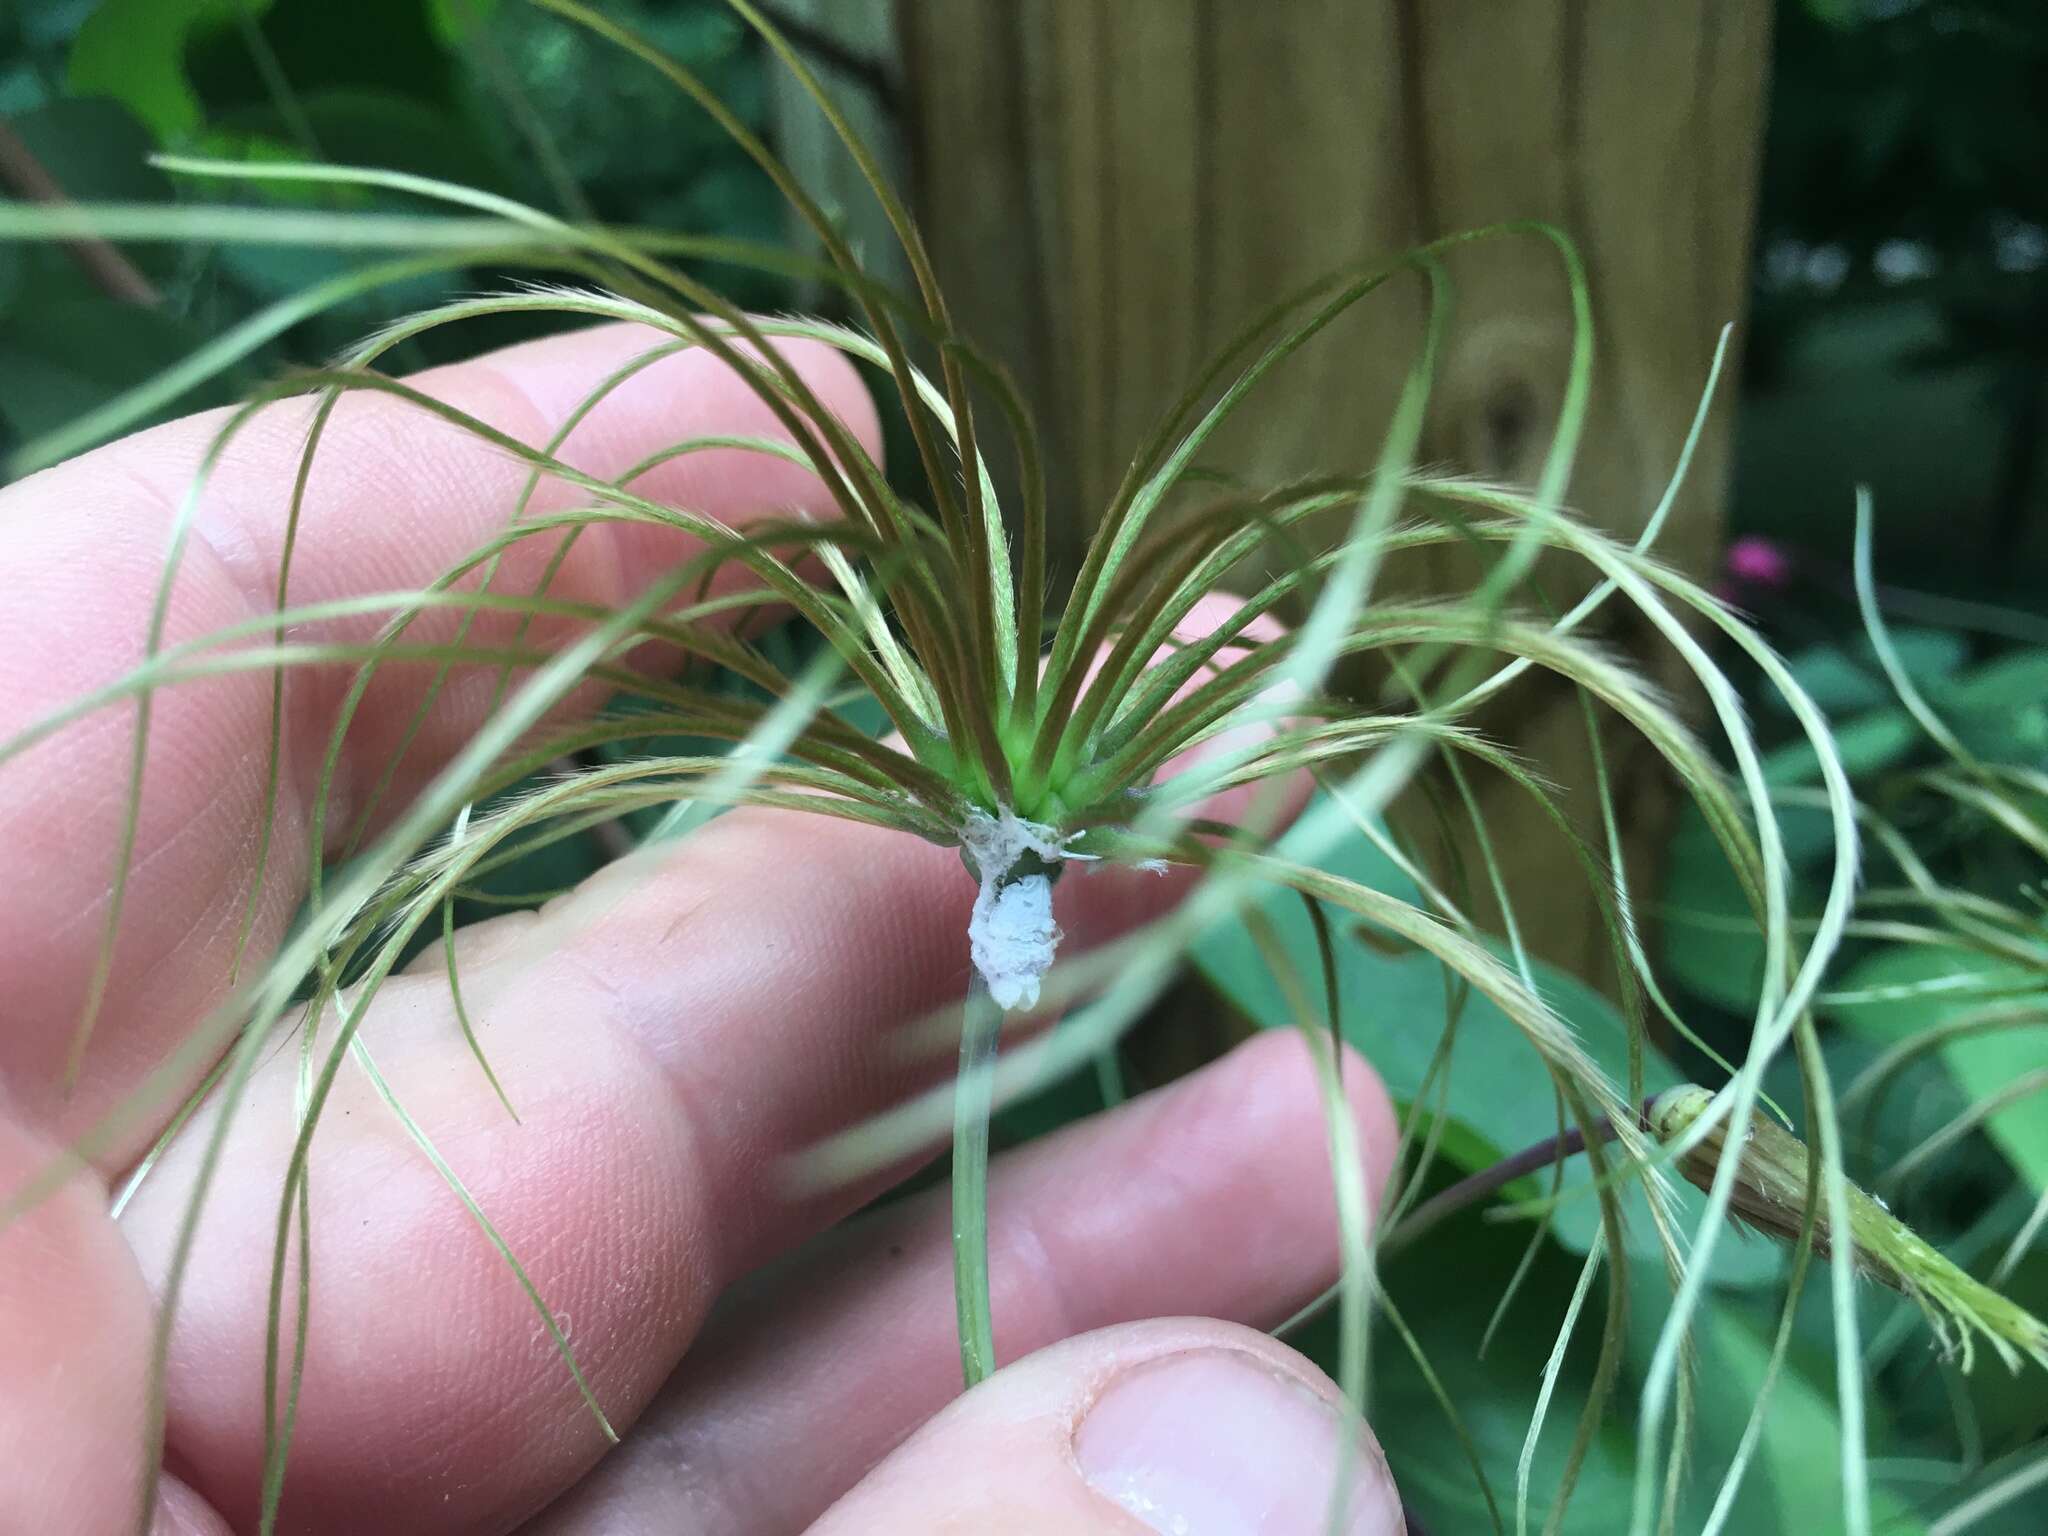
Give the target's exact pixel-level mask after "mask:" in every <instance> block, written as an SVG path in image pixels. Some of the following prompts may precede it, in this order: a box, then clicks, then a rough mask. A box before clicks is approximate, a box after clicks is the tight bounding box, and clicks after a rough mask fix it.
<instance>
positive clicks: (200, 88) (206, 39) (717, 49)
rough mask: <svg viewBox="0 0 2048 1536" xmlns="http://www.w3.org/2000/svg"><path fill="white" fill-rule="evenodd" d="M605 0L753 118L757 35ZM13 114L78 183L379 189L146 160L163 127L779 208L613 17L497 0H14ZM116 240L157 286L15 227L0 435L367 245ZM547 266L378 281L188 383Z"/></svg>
mask: <svg viewBox="0 0 2048 1536" xmlns="http://www.w3.org/2000/svg"><path fill="white" fill-rule="evenodd" d="M610 9H611V10H612V12H613V13H614V14H616V15H617V16H619V18H620V19H622V20H624V21H626V22H627V23H629V24H630V25H632V26H634V27H635V28H637V29H638V30H640V31H642V32H644V33H645V34H646V35H647V36H649V37H650V38H652V39H653V40H654V41H655V42H656V43H657V44H658V45H659V46H660V47H662V48H664V49H665V50H667V51H668V52H670V53H671V54H673V55H674V56H675V57H677V58H678V59H680V60H682V61H684V62H685V63H687V64H688V65H689V66H690V67H691V68H692V69H694V70H696V71H698V72H699V73H700V74H702V75H703V76H704V77H705V78H706V79H707V80H708V81H709V82H710V84H711V85H712V87H713V89H715V90H716V91H717V92H718V93H719V94H720V96H721V97H722V98H723V99H724V100H725V101H726V102H727V103H728V104H729V105H730V106H731V107H732V108H733V109H734V110H735V111H737V112H738V113H739V114H740V115H741V117H742V118H743V119H745V120H746V121H748V122H749V123H750V124H752V125H754V126H756V127H759V126H761V125H762V119H763V117H764V115H765V103H766V88H765V74H764V69H763V61H762V57H761V51H760V49H759V47H758V46H757V44H756V43H755V42H754V40H753V38H752V36H751V34H749V33H748V32H747V31H746V30H745V28H744V27H742V26H741V25H740V24H739V22H738V21H737V20H736V18H734V17H733V16H732V15H731V13H730V12H729V11H727V10H726V9H725V7H723V6H722V5H719V4H717V3H716V0H623V3H620V4H617V5H614V6H612V7H611V8H610ZM0 116H4V117H5V119H6V122H7V125H8V126H9V127H10V128H11V129H12V131H13V133H14V134H15V135H16V136H18V140H19V143H20V144H21V145H22V146H23V147H25V149H26V151H27V153H28V154H29V155H30V156H32V157H33V160H34V162H35V163H36V164H37V165H38V166H40V168H41V169H42V171H43V172H45V173H46V174H47V176H48V178H49V179H50V180H51V181H52V182H54V183H55V184H56V186H57V187H59V188H61V189H62V192H63V193H64V194H65V195H66V196H68V197H70V198H72V199H75V200H79V201H86V200H109V201H113V200H118V201H131V200H134V201H163V200H169V199H173V198H183V199H187V200H194V201H205V200H218V199H221V198H223V197H224V196H232V197H234V198H238V199H247V200H256V199H262V198H271V199H277V200H284V199H290V200H294V201H300V202H304V201H309V200H320V199H324V200H328V201H331V202H332V203H334V204H336V205H346V206H362V205H363V204H364V202H365V198H364V195H363V194H361V193H360V192H356V191H353V190H341V189H332V190H330V189H309V188H306V187H303V186H299V187H293V188H289V189H284V188H279V189H276V190H251V189H241V188H237V189H234V190H233V191H232V192H229V191H227V190H226V189H224V188H223V187H222V186H220V185H219V184H212V185H201V184H198V183H196V182H195V183H189V184H179V183H178V182H176V181H175V180H174V179H173V178H172V177H169V176H167V175H165V174H164V173H162V172H160V171H157V170H155V169H153V168H151V167H150V165H149V164H148V163H147V156H148V155H149V153H151V152H152V151H154V150H159V149H163V150H177V151H181V152H186V153H197V154H205V155H213V156H219V157H223V158H232V159H264V158H283V157H289V158H295V159H303V158H313V159H324V160H328V161H332V162H335V163H341V164H352V165H372V166H378V167H381V168H385V169H391V170H399V171H407V172H412V173H415V174H418V175H422V176H431V177H439V178H443V179H447V180H452V181H459V182H462V183H464V184H466V185H469V186H473V187H479V188H483V189H485V190H488V191H495V192H502V193H506V194H509V195H512V196H516V197H520V198H523V199H526V200H528V201H531V202H533V203H535V204H537V205H538V206H541V207H547V208H554V209H557V210H562V211H567V212H572V213H583V212H594V213H595V214H596V215H597V216H598V217H600V218H603V219H606V220H609V221H613V222H618V223H624V224H644V225H653V226H660V227H663V228H670V229H682V230H691V231H701V232H714V233H718V234H724V235H736V236H745V237H750V238H756V239H768V240H773V239H775V238H777V237H778V235H779V233H780V231H781V228H782V217H783V212H782V205H781V203H780V201H779V199H778V198H777V197H776V195H775V192H774V188H773V187H772V185H771V184H770V183H769V182H768V180H767V178H766V177H765V176H763V175H762V174H761V173H760V171H759V169H758V168H757V167H755V166H754V165H753V163H752V162H751V161H749V160H748V159H747V158H746V157H745V155H744V154H743V153H741V152H740V151H739V150H738V149H736V148H735V147H734V146H733V145H732V144H731V143H730V142H729V141H728V140H727V139H726V138H725V137H724V136H723V135H722V134H721V133H720V132H719V130H718V128H717V126H716V125H715V124H714V123H712V122H711V120H710V119H709V118H708V117H707V116H706V115H705V114H704V113H702V112H701V111H699V110H697V109H696V108H694V107H693V106H691V105H690V104H689V103H688V102H686V101H681V100H679V99H678V98H677V96H676V93H675V92H674V91H673V89H671V88H670V87H669V86H668V85H667V84H666V83H665V82H663V81H662V80H661V79H660V78H659V77H658V76H657V75H655V74H654V73H653V72H652V71H650V70H634V69H624V68H621V67H620V66H619V63H618V60H617V57H616V55H615V53H614V52H613V51H612V50H610V49H608V48H607V47H606V46H605V45H604V44H603V43H602V42H600V41H598V40H596V39H594V38H592V37H590V36H588V35H587V34H584V33H581V32H579V31H578V30H576V29H575V28H573V27H571V26H569V25H568V24H566V23H564V22H561V21H559V20H557V19H556V18H553V17H550V16H547V15H545V14H543V13H540V12H538V11H535V10H534V9H532V8H531V7H528V6H525V5H518V4H500V3H498V0H351V3H350V4H347V5H335V4H330V3H327V0H100V3H98V4H93V3H74V0H0ZM6 190H7V191H8V192H9V193H10V195H20V192H19V189H18V188H14V187H9V188H7V189H6ZM388 201H389V203H390V205H391V206H393V207H405V206H411V207H418V206H419V204H418V203H417V202H416V201H414V202H410V203H408V201H407V200H405V199H400V198H397V197H395V196H394V197H392V198H391V199H389V200H388ZM123 255H124V256H125V257H126V258H127V259H128V260H129V261H130V262H131V263H132V264H133V265H134V267H135V268H136V269H137V270H138V271H139V272H140V274H141V275H142V276H143V277H144V278H145V279H146V280H147V282H148V284H149V285H150V287H151V288H152V289H153V290H154V292H155V296H156V297H155V301H154V302H148V303H137V302H134V301H133V300H130V299H125V298H122V297H120V296H117V295H116V294H113V293H110V292H109V291H108V289H107V286H106V285H105V283H104V282H103V281H101V280H100V279H99V278H97V277H96V276H95V274H94V273H93V272H92V271H91V270H90V269H89V268H87V267H86V266H85V265H84V264H82V263H81V262H80V261H79V260H77V259H76V257H75V256H74V254H73V253H72V252H69V251H67V250H65V249H63V248H60V247H40V248H25V247H17V246H9V247H5V248H0V453H4V452H5V451H6V450H8V449H11V448H12V447H14V446H15V445H17V444H18V443H20V442H21V441H23V440H25V439H28V438H31V437H33V436H35V435H36V434H37V433H39V432H42V431H44V430H47V429H48V428H50V427H53V426H56V425H59V424H61V423H63V422H65V421H68V420H71V419H73V418H75V417H76V416H77V415H79V414H80V413H81V412H82V411H83V410H84V409H85V408H86V407H88V406H91V405H94V404H98V403H100V402H102V401H104V400H105V399H107V398H108V397H109V396H111V395H113V394H115V393H118V392H119V391H120V390H122V389H125V388H127V387H129V386H131V385H134V384H136V383H139V382H140V381H142V380H143V379H146V378H148V377H149V376H151V375H152V374H154V373H155V372H156V371H157V370H159V369H161V368H162V367H164V366H165V365H166V364H168V363H170V362H171V361H173V360H174V359H176V358H178V357H181V356H183V355H184V354H186V353H188V352H190V351H191V350H192V349H193V348H195V347H196V346H198V345H199V344H200V343H201V342H202V341H204V340H205V339H206V338H207V337H209V336H211V335H213V334H215V333H217V332H218V331H219V330H220V329H222V328H223V327H224V326H226V325H228V324H231V323H233V322H234V321H236V320H238V319H240V318H242V317H243V316H245V315H247V314H249V313H250V312H251V311H252V310H254V309H255V308H257V307H258V306H260V305H261V304H263V303H265V302H267V301H269V300H272V299H275V298H278V297H280V296H282V295H284V294H287V293H291V292H296V291H298V290H300V289H302V288H304V287H305V286H306V285H307V284H308V283H310V282H313V281H317V280H319V279H320V278H322V277H325V276H328V275H330V274H331V273H333V272H336V271H339V270H341V269H343V268H344V267H346V266H347V265H349V264H350V263H352V262H356V261H359V260H361V259H363V258H362V257H360V256H359V255H352V254H350V253H345V252H333V251H313V250H294V249H281V248H236V249H230V248H205V247H190V246H187V247H174V246H167V245H140V244H138V245H133V246H130V247H127V248H125V250H124V252H123ZM540 275H542V274H537V273H535V274H522V273H519V272H517V271H500V272H492V273H483V272H471V273H466V274H456V275H455V276H453V277H449V278H445V279H432V280H422V281H421V282H418V283H415V284H413V285H412V286H410V287H404V286H400V287H396V288H390V289H385V290H381V291H380V292H379V293H378V294H377V295H376V297H375V298H374V299H373V300H369V301H365V302H358V303H354V304H350V305H345V306H342V307H341V308H339V309H336V310H334V311H331V312H329V313H327V314H324V315H322V316H319V317H316V318H314V319H311V320H308V321H306V322H304V323H303V324H301V325H299V326H298V327H296V328H294V329H293V330H292V331H291V332H290V333H288V334H287V335H286V336H284V337H282V338H281V339H280V340H279V341H278V342H277V343H276V344H274V345H273V346H271V347H270V348H267V349H266V350H265V351H264V352H262V353H260V354H259V355H258V356H257V357H255V358H253V359H251V360H250V361H249V362H248V363H247V364H245V365H244V366H243V367H242V368H240V369H239V370H237V371H235V372H234V373H231V374H230V375H229V376H227V377H226V378H223V379H222V380H220V381H219V383H218V385H217V386H216V387H214V388H213V389H211V390H209V391H207V392H205V393H203V394H202V395H201V396H199V397H197V398H191V399H188V400H186V401H184V402H181V404H180V406H179V407H178V409H179V410H181V411H182V410H189V409H192V408H194V407H197V406H203V405H207V404H214V403H218V402H220V401H222V400H225V399H228V398H232V397H233V396H234V395H235V394H236V393H238V392H239V391H240V390H242V389H245V388H247V387H248V386H249V385H250V384H252V383H253V382H255V381H256V380H258V379H260V378H264V377H268V376H273V375H274V374H276V373H277V372H278V371H279V370H281V369H283V368H285V367H287V366H290V365H292V364H304V363H314V362H319V361H322V360H324V359H325V358H326V357H328V356H329V355H331V354H332V353H334V352H335V351H337V350H338V349H340V348H341V347H343V346H345V345H346V344H348V343H349V342H352V341H354V340H355V339H357V338H359V337H360V336H361V335H362V334H363V333H364V332H366V331H367V330H369V329H371V328H372V327H374V326H375V325H377V324H379V323H381V322H383V321H384V320H387V319H390V318H392V317H394V316H396V315H398V314H402V313H405V312H408V311H410V310H413V309H416V308H419V307H421V306H422V305H425V304H429V303H432V302H435V301H437V300H440V299H444V298H448V297H452V296H454V295H456V294H458V293H461V292H468V291H474V290H476V289H478V288H483V287H490V286H500V285H502V284H503V283H504V282H507V281H515V280H517V279H519V278H520V277H522V276H540ZM709 275H711V276H712V277H713V278H714V280H715V281H717V282H718V283H719V285H720V286H721V287H723V288H724V289H725V290H726V291H727V292H729V293H730V294H732V296H733V297H734V298H736V299H737V300H739V301H740V302H742V303H745V304H749V305H754V306H757V307H772V306H773V305H775V304H777V303H781V302H786V300H787V292H786V290H785V288H784V286H783V285H782V283H781V282H780V280H778V279H774V278H769V277H764V276H762V275H760V274H756V273H747V272H739V271H736V270H733V269H729V268H721V269H718V270H717V271H716V272H714V273H711V274H709ZM529 333H530V327H529V326H528V325H525V324H523V323H522V322H520V321H516V320H499V321H495V322H484V323H478V324H473V325H471V326H468V327H465V328H462V329H460V330H459V331H457V332H456V333H455V334H454V335H453V336H452V337H448V338H445V339H444V338H442V337H440V336H439V335H437V336H435V337H434V338H431V339H427V340H423V341H421V342H418V343H413V344H409V346H408V347H407V348H406V349H404V350H403V352H402V353H401V355H400V357H399V358H398V361H399V362H400V363H401V365H403V366H407V367H418V366H422V365H425V364H429V363H433V362H440V361H445V360H447V358H448V356H449V355H451V349H453V350H454V351H455V352H459V353H461V354H467V353H469V352H473V351H477V350H481V349H483V348H485V347H488V346H491V345H495V344H500V343H503V342H507V341H511V340H517V339H520V338H521V337H522V336H523V335H525V334H529Z"/></svg>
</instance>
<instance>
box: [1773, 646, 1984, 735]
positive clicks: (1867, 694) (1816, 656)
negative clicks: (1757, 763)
mask: <svg viewBox="0 0 2048 1536" xmlns="http://www.w3.org/2000/svg"><path fill="white" fill-rule="evenodd" d="M1891 639H1892V643H1893V645H1894V646H1895V647H1897V649H1898V653H1899V660H1900V662H1901V663H1903V664H1904V666H1905V669H1906V675H1907V676H1908V677H1910V678H1911V679H1912V680H1913V681H1914V682H1915V683H1916V684H1918V685H1919V686H1920V687H1921V688H1923V689H1926V690H1929V691H1933V690H1935V689H1938V688H1939V686H1940V685H1941V684H1942V683H1943V682H1944V681H1946V680H1947V679H1948V678H1950V677H1952V676H1954V675H1955V673H1956V671H1957V669H1959V668H1960V667H1961V666H1962V664H1963V662H1964V660H1965V659H1966V658H1967V657H1968V655H1969V649H1970V648H1969V643H1968V642H1967V641H1966V640H1965V639H1964V638H1963V637H1962V636H1961V635H1959V634H1957V633H1955V632H1954V631H1952V630H1945V629H1894V630H1892V631H1891ZM1786 665H1787V666H1788V667H1790V669H1791V672H1792V676H1793V678H1794V680H1795V681H1797V682H1798V684H1799V686H1800V687H1802V688H1804V689H1805V690H1806V691H1807V692H1808V693H1809V694H1811V695H1812V696H1813V702H1814V703H1816V704H1818V705H1819V706H1820V707H1821V708H1822V709H1824V710H1826V711H1827V712H1828V713H1829V714H1830V715H1839V714H1847V713H1849V712H1851V711H1862V710H1866V709H1871V708H1874V707H1877V706H1879V705H1884V704H1889V703H1891V702H1892V701H1893V694H1892V690H1891V685H1890V684H1889V683H1888V682H1886V681H1885V675H1884V671H1883V669H1882V668H1881V667H1880V666H1879V665H1878V661H1877V653H1876V652H1875V651H1873V650H1872V649H1871V647H1870V643H1869V641H1868V640H1863V639H1859V640H1857V641H1855V642H1853V643H1851V644H1849V645H1816V646H1810V647H1808V648H1807V649H1806V650H1803V651H1801V652H1799V653H1798V654H1797V655H1796V656H1792V657H1789V658H1788V659H1787V662H1786ZM1764 703H1765V705H1766V707H1768V708H1771V709H1774V710H1776V711H1777V712H1778V713H1780V714H1786V715H1789V714H1790V713H1791V705H1790V704H1789V703H1787V702H1786V700H1785V699H1784V697H1783V696H1782V695H1780V694H1779V693H1777V692H1776V691H1775V690H1771V691H1768V692H1766V693H1765V694H1764Z"/></svg>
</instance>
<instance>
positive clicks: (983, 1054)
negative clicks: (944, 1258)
mask: <svg viewBox="0 0 2048 1536" xmlns="http://www.w3.org/2000/svg"><path fill="white" fill-rule="evenodd" d="M1002 1032H1003V1010H1002V1009H1000V1008H998V1007H997V1006H996V1002H995V999H994V998H992V997H990V996H989V995H988V988H987V986H986V985H984V984H983V982H982V979H981V977H980V976H979V975H978V974H977V975H976V976H975V978H974V981H973V984H972V985H971V986H970V987H969V988H968V991H967V1002H966V1005H965V1007H964V1008H963V1009H962V1010H961V1019H960V1075H959V1078H958V1079H957V1081H956V1084H955V1086H954V1089H953V1304H954V1309H955V1312H956V1313H957V1315H958V1318H959V1328H960V1373H961V1375H962V1377H963V1378H964V1379H965V1380H966V1383H967V1385H968V1386H970V1387H972V1386H974V1385H975V1384H976V1383H977V1382H980V1381H982V1380H983V1379H984V1378H986V1377H987V1376H988V1374H989V1373H990V1372H991V1371H993V1370H994V1369H995V1364H996V1359H995V1356H996V1346H995V1320H994V1314H993V1311H992V1309H991V1307H990V1305H989V1293H988V1118H989V1111H990V1108H991V1107H992V1105H993V1102H994V1091H995V1068H996V1044H997V1041H998V1039H999V1038H1000V1037H1001V1035H1002Z"/></svg>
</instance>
